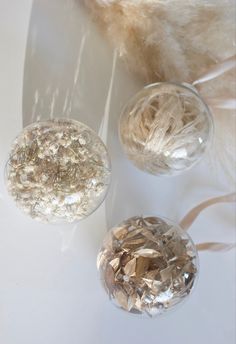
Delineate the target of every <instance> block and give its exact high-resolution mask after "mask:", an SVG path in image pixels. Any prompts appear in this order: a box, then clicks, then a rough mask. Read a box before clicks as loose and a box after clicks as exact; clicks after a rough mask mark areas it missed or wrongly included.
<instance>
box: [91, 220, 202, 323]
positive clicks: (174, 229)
mask: <svg viewBox="0 0 236 344" xmlns="http://www.w3.org/2000/svg"><path fill="white" fill-rule="evenodd" d="M107 237H108V238H109V240H107V239H106V238H105V240H104V245H103V247H102V249H101V251H100V254H99V256H98V262H99V264H98V268H99V271H100V274H101V278H102V281H103V284H104V287H105V290H106V291H107V292H108V294H109V295H110V298H111V300H113V301H114V302H115V303H116V304H118V305H119V306H120V307H121V308H123V309H125V310H126V311H128V312H131V313H135V314H142V313H145V314H147V315H148V316H150V317H152V316H155V315H157V314H160V313H162V312H163V311H166V310H168V309H170V308H172V307H174V306H175V304H177V303H179V302H181V301H182V299H184V298H185V297H186V296H187V295H188V294H189V293H190V292H191V289H192V287H193V284H194V280H195V277H196V274H197V259H198V257H197V252H196V249H195V247H194V246H193V244H192V241H191V239H190V238H189V236H188V234H186V233H185V232H183V231H182V230H181V229H180V228H179V227H178V226H174V225H173V224H172V223H169V222H168V221H167V220H162V219H160V218H157V217H146V218H142V217H133V218H131V219H129V220H127V221H125V222H123V223H122V224H121V225H119V226H118V227H115V228H113V229H112V230H111V231H110V232H109V233H108V234H107ZM111 241H112V242H111Z"/></svg>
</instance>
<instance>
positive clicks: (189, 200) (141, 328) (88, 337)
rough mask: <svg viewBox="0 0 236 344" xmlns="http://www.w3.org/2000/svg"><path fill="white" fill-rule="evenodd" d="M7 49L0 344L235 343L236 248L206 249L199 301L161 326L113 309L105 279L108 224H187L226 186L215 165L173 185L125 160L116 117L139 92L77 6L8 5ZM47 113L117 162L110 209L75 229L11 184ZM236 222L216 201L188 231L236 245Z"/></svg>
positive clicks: (1, 17) (1, 30)
mask: <svg viewBox="0 0 236 344" xmlns="http://www.w3.org/2000/svg"><path fill="white" fill-rule="evenodd" d="M31 5H32V11H31ZM0 44H1V52H0V75H1V78H0V90H1V93H0V94H1V96H0V111H1V112H0V113H1V117H0V168H1V171H0V173H1V180H0V344H68V343H69V344H77V343H81V344H93V343H96V344H111V343H112V344H118V343H119V344H120V343H123V344H128V343H130V342H133V343H137V344H143V343H150V344H154V343H167V344H173V343H191V344H195V343H196V344H199V343H203V344H205V343H208V342H212V343H214V344H222V343H224V344H234V343H235V340H236V336H235V322H236V309H235V278H236V275H235V268H236V263H235V252H233V251H231V252H228V253H215V254H212V253H200V264H201V271H200V278H199V282H198V285H197V288H196V290H195V292H194V294H193V295H192V296H191V297H190V298H189V300H188V302H187V303H186V304H185V305H184V306H183V307H181V308H180V309H179V310H177V311H176V312H173V313H171V314H169V315H167V316H165V317H163V318H157V319H155V320H148V319H146V320H143V319H139V318H136V317H134V316H129V315H127V314H125V313H123V312H121V311H118V310H117V309H115V308H114V306H113V305H111V304H110V303H109V301H108V299H107V297H106V295H105V294H104V292H103V290H102V289H101V287H100V283H99V280H98V275H97V272H96V265H95V263H96V254H97V251H98V249H99V246H100V245H101V242H102V238H103V235H104V233H105V232H106V230H107V226H106V222H107V223H108V226H112V225H114V224H115V223H117V222H119V221H121V220H123V219H125V218H127V217H128V216H131V215H137V214H142V213H144V214H161V215H163V216H167V217H168V218H170V219H172V220H179V219H180V218H181V217H182V216H183V215H184V214H185V213H186V212H187V210H189V209H190V208H191V207H192V206H194V205H195V204H197V203H198V202H201V201H202V200H205V199H207V198H209V197H212V196H215V195H218V194H222V193H224V192H225V191H228V190H225V189H224V188H223V187H222V186H220V185H219V183H218V182H217V180H216V178H215V179H214V178H213V177H212V171H211V170H210V169H209V166H208V165H207V163H206V161H203V162H202V163H201V164H200V165H198V166H197V167H196V168H194V169H193V170H191V171H189V172H188V173H187V174H185V175H182V176H178V177H175V178H168V179H161V178H156V177H152V176H149V175H147V174H144V173H142V172H140V171H138V170H137V169H135V168H134V167H133V166H132V165H131V164H130V163H129V162H128V161H126V159H125V158H124V155H123V153H122V151H121V148H120V145H119V142H118V138H117V121H118V115H119V112H120V108H121V106H122V105H123V104H124V102H125V101H126V100H127V99H128V98H129V96H130V95H132V94H133V93H134V92H135V91H136V90H137V89H139V87H140V85H138V84H136V83H135V82H134V81H132V78H131V75H129V74H128V73H127V71H125V70H124V69H123V67H122V65H121V64H120V63H119V62H117V60H116V56H114V54H113V52H112V51H111V49H110V48H109V47H108V46H107V45H106V43H105V42H104V41H103V40H102V38H101V37H100V35H99V33H98V32H96V30H95V28H94V26H93V25H92V24H91V23H90V22H89V21H88V19H87V18H86V16H85V14H84V13H83V11H82V9H81V8H80V6H79V0H77V2H76V1H75V0H50V1H47V0H35V1H33V2H32V1H30V0H21V1H17V0H0ZM22 99H23V103H22ZM22 108H23V111H22ZM49 116H51V117H53V116H54V117H55V116H69V117H71V118H75V119H80V120H82V121H84V122H85V123H86V124H88V125H90V126H91V127H93V128H94V129H95V130H97V131H98V132H99V133H100V134H101V135H102V137H103V138H104V139H107V142H108V148H109V151H110V153H111V156H112V162H113V185H112V187H111V189H110V193H109V195H108V198H107V200H106V204H105V205H104V206H103V207H101V208H100V209H99V210H98V211H97V212H96V213H95V214H93V215H92V216H91V217H89V218H88V219H87V220H86V221H83V222H81V223H80V224H78V225H77V226H64V227H56V226H49V225H47V226H45V225H43V224H39V223H36V222H34V221H32V220H30V219H28V218H27V217H25V216H24V215H22V214H21V213H20V212H19V211H18V210H17V209H16V208H15V207H14V205H13V204H12V203H11V201H10V200H9V198H8V196H7V194H6V192H5V189H4V183H3V169H4V161H5V159H6V157H7V151H8V149H9V145H10V142H11V141H12V139H13V138H14V137H15V136H16V134H17V133H18V132H19V130H20V129H21V128H22V125H23V124H22V123H24V125H26V124H28V123H30V122H31V121H32V120H35V119H37V118H39V117H41V118H47V117H49ZM104 118H105V120H104ZM108 118H109V125H108V127H106V124H107V120H108ZM105 208H106V209H105ZM105 210H106V214H105ZM234 227H235V207H234V206H233V205H217V206H214V207H212V208H209V209H208V210H206V211H205V212H204V213H202V215H201V216H200V217H199V219H198V220H197V221H196V223H195V224H194V225H193V227H192V228H191V231H190V234H191V235H192V237H193V239H194V240H195V242H204V241H224V242H234V241H235V228H234Z"/></svg>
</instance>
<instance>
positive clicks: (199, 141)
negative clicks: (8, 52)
mask: <svg viewBox="0 0 236 344" xmlns="http://www.w3.org/2000/svg"><path fill="white" fill-rule="evenodd" d="M119 133H120V141H121V144H122V146H123V149H124V151H125V153H126V155H127V156H128V158H129V159H130V160H131V161H132V162H133V163H134V165H136V166H137V167H138V168H139V169H141V170H143V171H146V172H148V173H151V174H154V175H175V174H179V173H181V172H183V171H185V170H187V169H189V168H191V167H192V166H193V165H194V164H195V163H197V162H198V161H199V160H200V159H201V158H202V156H203V154H204V153H205V151H206V149H207V147H208V146H209V143H210V142H211V138H212V133H213V118H212V115H211V113H210V111H209V109H208V107H207V105H206V104H205V103H204V101H203V100H202V99H201V98H200V96H199V95H198V93H197V91H196V90H195V89H194V87H193V86H192V85H188V84H181V85H180V84H174V83H157V84H152V85H149V86H147V87H145V88H144V89H142V90H141V91H140V92H138V93H137V94H136V95H135V96H134V97H133V98H132V99H131V100H130V101H129V103H128V104H127V105H126V106H125V108H124V110H123V112H122V115H121V118H120V126H119Z"/></svg>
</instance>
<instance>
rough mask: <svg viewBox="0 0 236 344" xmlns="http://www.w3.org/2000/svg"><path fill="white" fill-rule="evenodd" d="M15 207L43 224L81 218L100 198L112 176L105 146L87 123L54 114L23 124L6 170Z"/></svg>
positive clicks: (104, 193)
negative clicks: (57, 117) (50, 118)
mask: <svg viewBox="0 0 236 344" xmlns="http://www.w3.org/2000/svg"><path fill="white" fill-rule="evenodd" d="M5 176H6V184H7V189H8V191H9V193H10V195H11V196H12V197H13V199H14V201H15V202H16V204H17V206H18V207H19V208H20V209H21V210H22V211H23V212H24V213H26V214H28V215H29V216H31V217H32V218H33V219H36V220H40V221H42V222H48V223H63V222H64V223H65V222H74V221H78V220H81V219H83V218H85V217H87V216H88V215H90V214H91V213H93V212H94V211H95V210H96V208H98V206H99V205H100V204H101V203H102V202H103V200H104V198H105V195H106V193H107V190H108V186H109V183H110V178H111V166H110V159H109V156H108V153H107V149H106V147H105V145H104V144H103V142H102V141H101V139H100V138H99V137H98V135H97V134H96V133H95V132H94V131H93V130H91V129H90V128H89V127H87V126H86V125H84V124H82V123H80V122H77V121H75V120H71V119H53V120H48V121H45V122H37V123H34V124H32V125H29V126H27V127H26V128H25V129H24V130H23V131H22V132H21V133H20V135H19V136H18V137H17V138H16V139H15V141H14V142H13V144H12V148H11V152H10V156H9V159H8V162H7V164H6V170H5Z"/></svg>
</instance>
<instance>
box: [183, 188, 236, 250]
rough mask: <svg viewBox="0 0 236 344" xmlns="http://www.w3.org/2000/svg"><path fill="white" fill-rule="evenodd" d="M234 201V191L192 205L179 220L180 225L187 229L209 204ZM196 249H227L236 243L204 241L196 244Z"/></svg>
mask: <svg viewBox="0 0 236 344" xmlns="http://www.w3.org/2000/svg"><path fill="white" fill-rule="evenodd" d="M232 202H236V192H234V193H231V194H227V195H223V196H219V197H214V198H210V199H208V200H207V201H204V202H202V203H200V204H199V205H197V206H196V207H194V208H193V209H192V210H190V211H189V212H188V213H187V215H186V216H185V217H184V218H183V219H182V221H180V227H181V228H182V229H184V230H185V231H187V230H188V229H189V228H190V227H191V225H192V224H193V222H194V221H195V220H196V218H197V217H198V216H199V215H200V213H201V212H202V211H203V210H204V209H206V208H208V207H209V206H212V205H214V204H217V203H232ZM196 247H197V249H198V250H199V251H213V252H216V251H228V250H231V249H233V248H235V247H236V244H233V243H218V242H206V243H200V244H198V245H196Z"/></svg>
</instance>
